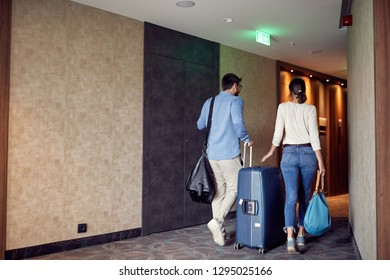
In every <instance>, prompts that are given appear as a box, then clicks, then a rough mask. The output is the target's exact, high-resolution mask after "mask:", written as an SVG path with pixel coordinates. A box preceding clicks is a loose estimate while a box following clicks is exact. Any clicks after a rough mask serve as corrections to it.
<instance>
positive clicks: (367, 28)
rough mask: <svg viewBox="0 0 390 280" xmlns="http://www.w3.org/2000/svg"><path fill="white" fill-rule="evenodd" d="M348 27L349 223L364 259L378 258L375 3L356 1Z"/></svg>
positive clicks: (363, 0)
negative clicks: (351, 22) (351, 24)
mask: <svg viewBox="0 0 390 280" xmlns="http://www.w3.org/2000/svg"><path fill="white" fill-rule="evenodd" d="M351 14H352V15H353V17H354V22H353V26H352V27H349V28H348V139H349V143H348V146H349V203H350V206H349V208H350V211H349V213H350V224H351V227H352V231H353V233H354V238H355V240H356V243H357V246H358V248H359V251H360V255H361V256H362V258H363V259H365V260H367V259H376V257H377V250H376V248H377V240H376V237H377V231H376V229H377V226H376V158H375V150H376V147H375V73H374V69H375V68H374V61H375V60H374V22H373V16H374V13H373V1H366V0H354V1H353V2H352V10H351Z"/></svg>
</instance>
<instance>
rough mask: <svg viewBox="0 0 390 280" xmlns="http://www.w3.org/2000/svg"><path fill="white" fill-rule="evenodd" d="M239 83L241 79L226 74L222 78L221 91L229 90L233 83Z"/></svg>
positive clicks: (231, 74)
mask: <svg viewBox="0 0 390 280" xmlns="http://www.w3.org/2000/svg"><path fill="white" fill-rule="evenodd" d="M240 82H241V78H239V77H238V76H237V75H235V74H233V73H228V74H226V75H225V76H223V78H222V90H228V89H231V88H232V86H233V85H234V84H235V83H236V84H237V85H238V84H240Z"/></svg>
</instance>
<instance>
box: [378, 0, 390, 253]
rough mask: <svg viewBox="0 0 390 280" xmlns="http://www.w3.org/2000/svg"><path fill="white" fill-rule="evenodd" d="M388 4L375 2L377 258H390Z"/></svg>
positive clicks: (380, 0)
mask: <svg viewBox="0 0 390 280" xmlns="http://www.w3.org/2000/svg"><path fill="white" fill-rule="evenodd" d="M389 16H390V1H388V0H374V40H375V42H374V45H375V118H376V121H375V123H376V125H375V130H376V165H377V168H376V180H377V184H376V188H377V189H376V191H377V193H376V197H377V258H378V259H387V260H388V259H390V239H389V236H390V223H389V217H390V192H389V176H388V171H389V170H390V163H389V158H390V147H389V143H390V122H389V121H388V119H389V113H388V112H389V108H390V97H389V92H390V84H389V82H388V74H389V70H388V69H389V68H388V67H389V65H390V50H389V46H390V37H389V33H390V18H389Z"/></svg>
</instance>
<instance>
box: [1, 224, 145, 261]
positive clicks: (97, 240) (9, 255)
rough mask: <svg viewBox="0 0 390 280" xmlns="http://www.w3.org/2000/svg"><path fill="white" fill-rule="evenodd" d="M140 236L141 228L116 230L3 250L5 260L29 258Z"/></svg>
mask: <svg viewBox="0 0 390 280" xmlns="http://www.w3.org/2000/svg"><path fill="white" fill-rule="evenodd" d="M139 236H141V228H136V229H130V230H125V231H118V232H113V233H107V234H101V235H95V236H90V237H84V238H78V239H72V240H66V241H59V242H54V243H49V244H43V245H37V246H32V247H26V248H19V249H14V250H8V251H5V259H6V260H21V259H30V258H33V257H37V256H42V255H47V254H53V253H59V252H64V251H69V250H74V249H78V248H83V247H89V246H94V245H100V244H105V243H109V242H114V241H120V240H124V239H129V238H134V237H139Z"/></svg>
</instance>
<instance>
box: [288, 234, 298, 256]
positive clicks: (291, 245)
mask: <svg viewBox="0 0 390 280" xmlns="http://www.w3.org/2000/svg"><path fill="white" fill-rule="evenodd" d="M287 252H288V253H289V254H300V253H301V252H300V251H299V249H298V247H297V245H296V244H295V239H294V238H288V239H287Z"/></svg>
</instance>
